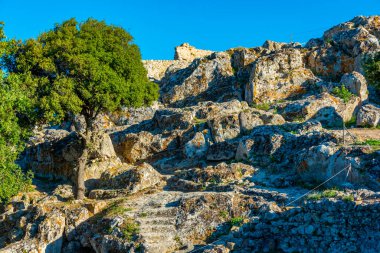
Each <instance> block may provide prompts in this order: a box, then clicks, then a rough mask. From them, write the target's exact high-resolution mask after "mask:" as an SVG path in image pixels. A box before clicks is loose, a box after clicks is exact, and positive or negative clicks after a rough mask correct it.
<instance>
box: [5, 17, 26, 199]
mask: <svg viewBox="0 0 380 253" xmlns="http://www.w3.org/2000/svg"><path fill="white" fill-rule="evenodd" d="M4 39H5V36H4V33H3V24H2V23H0V55H2V56H3V55H5V54H6V48H7V44H6V41H4ZM19 81H20V80H19V79H18V78H17V76H15V75H5V73H4V72H3V71H1V69H0V97H1V99H0V122H1V124H0V202H3V201H6V200H8V199H9V198H10V197H12V196H13V195H16V194H17V193H18V192H19V191H22V190H25V188H27V187H28V186H29V185H30V183H31V181H30V180H31V175H30V174H28V175H24V174H23V172H22V171H21V169H20V168H19V167H18V166H17V165H16V163H15V161H16V159H17V157H18V154H19V153H20V152H21V151H22V149H23V147H24V140H25V139H26V137H27V136H28V130H29V126H30V124H28V123H30V121H29V119H27V118H28V116H32V113H31V110H32V104H31V100H30V99H29V97H28V96H27V94H28V92H26V91H25V90H22V88H21V86H20V82H19ZM27 115H28V116H27Z"/></svg>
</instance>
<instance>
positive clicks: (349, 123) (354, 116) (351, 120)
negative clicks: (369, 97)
mask: <svg viewBox="0 0 380 253" xmlns="http://www.w3.org/2000/svg"><path fill="white" fill-rule="evenodd" d="M345 124H346V127H352V126H356V115H353V116H352V118H351V119H350V120H349V121H347V122H345Z"/></svg>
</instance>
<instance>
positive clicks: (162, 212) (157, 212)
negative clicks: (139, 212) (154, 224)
mask: <svg viewBox="0 0 380 253" xmlns="http://www.w3.org/2000/svg"><path fill="white" fill-rule="evenodd" d="M143 213H145V216H146V217H173V216H175V215H176V214H177V209H176V208H174V207H171V208H157V209H150V210H146V211H144V212H143Z"/></svg>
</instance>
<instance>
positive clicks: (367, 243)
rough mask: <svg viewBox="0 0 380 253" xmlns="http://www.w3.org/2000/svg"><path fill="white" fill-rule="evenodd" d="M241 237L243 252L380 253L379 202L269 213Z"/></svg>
mask: <svg viewBox="0 0 380 253" xmlns="http://www.w3.org/2000/svg"><path fill="white" fill-rule="evenodd" d="M239 233H240V235H238V236H237V237H238V238H239V239H238V240H240V242H237V241H236V242H235V243H236V244H235V245H236V246H238V245H241V248H240V247H239V248H240V250H242V251H243V252H321V253H322V252H367V253H372V252H373V253H375V252H380V202H379V201H376V200H375V202H374V203H366V204H356V203H355V202H353V201H348V202H345V201H342V200H339V201H336V200H327V199H324V200H320V201H317V202H309V203H307V204H306V205H305V206H303V207H297V208H293V209H290V210H288V211H285V212H282V213H274V212H272V213H267V214H266V215H265V216H264V217H263V218H261V219H257V220H254V221H253V222H251V223H249V224H246V226H244V227H243V228H241V231H239Z"/></svg>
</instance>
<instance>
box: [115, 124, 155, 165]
mask: <svg viewBox="0 0 380 253" xmlns="http://www.w3.org/2000/svg"><path fill="white" fill-rule="evenodd" d="M153 138H154V136H153V135H152V134H151V133H149V132H145V131H142V132H139V133H130V134H126V135H125V136H123V138H122V139H121V140H120V141H118V143H115V149H116V152H117V153H118V154H119V155H120V156H121V157H122V158H124V159H125V160H126V161H127V162H130V163H134V162H136V161H138V160H141V159H145V158H147V157H149V156H150V155H151V154H152V149H151V143H152V142H153Z"/></svg>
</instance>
